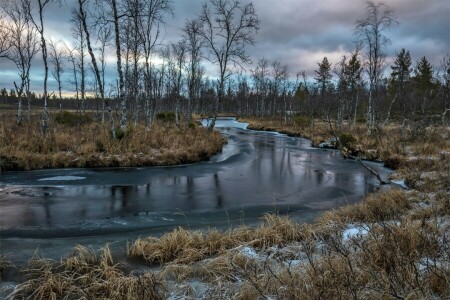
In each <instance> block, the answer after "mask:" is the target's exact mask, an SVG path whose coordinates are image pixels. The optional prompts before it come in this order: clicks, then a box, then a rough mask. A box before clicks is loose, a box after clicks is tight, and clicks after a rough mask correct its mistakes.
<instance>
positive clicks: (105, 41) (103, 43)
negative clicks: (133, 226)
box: [94, 26, 112, 123]
mask: <svg viewBox="0 0 450 300" xmlns="http://www.w3.org/2000/svg"><path fill="white" fill-rule="evenodd" d="M111 35H112V32H111V28H110V27H109V26H103V27H102V28H100V31H99V34H98V41H99V43H100V47H99V50H100V57H99V61H100V68H101V79H100V80H101V82H100V84H101V86H102V88H103V89H104V88H105V69H106V47H107V46H108V45H109V42H110V39H111ZM94 72H95V70H94ZM103 122H105V101H103V102H102V123H103Z"/></svg>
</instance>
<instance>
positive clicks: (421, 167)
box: [240, 118, 450, 192]
mask: <svg viewBox="0 0 450 300" xmlns="http://www.w3.org/2000/svg"><path fill="white" fill-rule="evenodd" d="M240 121H242V122H247V123H249V128H251V129H256V130H271V131H279V132H282V133H286V134H288V135H292V136H302V137H306V138H309V139H311V141H312V144H313V146H316V147H317V146H318V145H319V144H320V143H321V142H324V141H327V140H330V139H332V138H333V137H334V135H336V136H338V137H339V136H341V134H346V135H347V136H349V135H350V136H351V137H353V139H354V141H351V142H349V143H346V144H345V145H340V149H341V150H342V152H343V154H344V156H345V157H358V158H361V159H369V160H382V161H384V163H385V165H386V166H387V167H390V168H393V169H395V170H396V173H397V174H396V175H397V177H399V178H403V179H406V181H407V183H408V185H409V186H411V187H412V188H415V189H418V190H420V191H432V192H437V191H439V190H450V180H448V178H449V177H450V127H449V126H446V127H444V126H428V127H424V126H422V127H417V126H415V125H414V124H409V125H407V126H403V127H402V126H400V124H390V125H388V126H385V127H383V128H379V129H378V130H377V132H375V133H373V134H370V135H369V134H368V133H367V127H366V126H365V125H362V124H355V125H353V126H349V125H348V124H344V125H343V126H342V128H340V129H339V130H337V129H336V128H335V127H334V126H333V131H332V130H330V126H329V124H328V123H327V122H324V121H318V120H316V121H315V122H314V126H301V125H298V124H296V123H295V122H294V121H288V122H286V123H285V122H284V120H280V119H272V118H253V119H252V118H247V119H241V120H240ZM424 173H425V174H424Z"/></svg>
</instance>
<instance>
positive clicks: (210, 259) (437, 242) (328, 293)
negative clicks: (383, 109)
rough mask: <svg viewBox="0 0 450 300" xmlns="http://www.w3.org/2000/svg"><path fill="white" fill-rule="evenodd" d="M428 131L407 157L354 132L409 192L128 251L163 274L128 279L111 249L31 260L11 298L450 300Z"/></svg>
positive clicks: (442, 161) (444, 187)
mask: <svg viewBox="0 0 450 300" xmlns="http://www.w3.org/2000/svg"><path fill="white" fill-rule="evenodd" d="M389 130H392V131H393V132H394V131H395V130H397V129H396V128H391V129H389ZM427 130H428V134H427V135H426V136H423V137H421V138H420V139H417V138H416V139H410V140H401V141H400V140H397V142H403V144H401V145H400V146H399V145H397V146H394V145H390V146H388V144H383V143H381V142H380V141H373V140H371V139H372V138H371V137H369V138H363V137H361V138H360V137H359V135H358V134H356V133H352V134H354V135H355V136H356V138H355V141H353V142H355V143H360V144H363V143H364V145H371V147H372V146H373V147H374V149H375V148H376V147H379V148H376V149H378V150H376V151H380V152H379V153H384V154H383V155H388V154H389V155H392V156H391V158H392V159H394V158H395V159H397V160H398V162H399V163H398V164H397V165H396V168H397V173H396V176H397V177H398V178H405V179H406V182H407V183H408V185H409V186H410V188H411V189H410V190H401V189H395V188H393V189H390V190H388V191H384V192H379V193H376V194H371V195H368V196H367V197H366V198H365V199H364V200H363V201H361V202H360V203H357V204H354V205H348V206H344V207H342V208H339V209H337V210H333V211H329V212H326V213H324V214H323V215H322V216H321V217H319V218H318V219H317V220H316V221H314V222H313V223H312V224H299V223H296V222H294V221H292V220H291V219H290V218H289V217H287V216H278V215H265V216H264V217H263V219H262V220H261V224H260V225H259V226H255V227H245V226H244V227H237V228H230V229H229V230H227V231H220V230H216V229H210V230H206V231H191V230H187V229H184V228H178V229H176V230H173V231H172V232H169V233H166V234H164V235H163V236H161V237H159V238H157V237H145V238H141V239H138V240H136V241H133V242H131V243H130V244H128V245H127V255H128V256H130V257H137V258H142V259H143V260H145V262H146V263H147V264H148V265H149V266H152V267H153V268H158V270H159V271H158V273H152V272H144V273H142V274H139V275H133V274H126V272H124V271H123V267H122V265H121V264H118V265H114V264H113V263H112V259H110V255H108V254H107V253H108V250H107V248H105V249H104V250H102V252H101V254H100V255H99V254H96V252H95V251H93V250H91V249H87V248H84V247H78V248H76V250H75V255H74V256H72V257H69V258H67V259H64V260H62V261H61V262H59V263H58V262H47V261H44V262H45V263H42V260H38V261H41V265H39V266H41V267H36V266H35V263H34V261H35V260H31V261H30V265H29V266H28V267H27V268H26V269H25V270H24V274H27V280H25V281H24V282H23V283H21V284H19V285H18V286H17V287H16V289H15V291H14V292H13V294H12V296H13V297H12V298H20V297H23V296H27V297H29V296H30V295H31V296H32V298H36V297H37V296H39V297H41V299H44V298H52V297H53V298H64V297H67V298H68V299H71V298H77V297H78V298H83V297H85V298H88V299H91V298H92V299H97V298H114V299H132V298H133V299H147V298H145V297H147V296H148V295H151V296H149V297H150V298H148V299H153V298H152V297H154V298H157V297H163V296H164V297H172V298H177V297H179V298H184V299H196V298H202V299H448V298H450V263H449V262H450V240H449V237H450V236H449V232H450V221H449V218H448V216H449V214H450V197H449V185H448V184H449V181H448V178H450V176H449V168H450V163H449V158H450V156H449V155H448V149H449V139H448V138H446V136H445V134H448V129H445V128H444V129H442V128H441V129H439V130H438V129H427ZM394 137H395V135H392V136H391V137H389V139H390V138H394ZM441 137H442V138H441ZM380 139H381V140H382V139H383V137H382V138H380ZM386 139H387V138H386ZM370 143H373V144H370ZM386 143H387V142H386ZM433 143H434V145H435V148H433V147H432V145H433ZM381 145H386V146H388V147H390V148H386V149H384V150H383V151H385V152H382V149H383V148H382V146H381ZM366 149H369V148H366ZM392 149H394V150H392ZM395 149H398V150H395ZM362 151H363V150H362ZM394 155H397V157H395V156H394ZM425 155H426V156H425ZM424 174H425V175H424ZM42 266H45V267H42ZM142 290H145V291H146V293H145V294H141V292H142ZM147 291H150V292H147ZM63 295H64V296H63ZM67 295H68V296H67ZM127 297H128V298H127Z"/></svg>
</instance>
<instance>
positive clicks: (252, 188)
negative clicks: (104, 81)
mask: <svg viewBox="0 0 450 300" xmlns="http://www.w3.org/2000/svg"><path fill="white" fill-rule="evenodd" d="M221 130H222V132H223V133H224V134H226V135H228V136H230V139H229V144H228V145H227V146H226V148H225V149H224V151H223V153H222V154H221V155H219V156H218V157H216V158H214V159H213V160H212V162H210V163H201V164H195V165H190V166H184V167H171V168H138V169H125V170H124V169H119V170H110V171H107V170H87V169H81V170H76V171H74V170H48V171H36V172H28V173H22V174H23V175H20V176H22V177H20V176H19V175H17V174H11V175H8V174H7V173H6V175H2V178H0V181H3V182H8V180H10V181H11V182H19V183H20V184H24V185H29V186H30V189H33V191H35V192H36V193H37V196H26V195H20V194H12V193H10V194H0V196H1V198H0V205H1V207H2V209H1V210H0V226H2V227H12V226H40V225H46V226H54V225H61V224H69V223H75V222H79V221H80V220H89V219H91V220H92V219H94V220H98V219H102V218H110V217H120V216H128V215H137V214H139V213H160V212H174V211H180V210H181V211H183V212H184V213H186V214H189V213H195V212H206V213H211V212H215V211H222V210H229V209H237V208H244V209H248V210H251V211H259V210H258V207H270V206H273V205H284V206H286V207H289V209H294V208H295V207H301V208H302V209H303V210H315V209H327V208H333V207H336V206H338V205H342V204H343V203H346V202H350V203H351V202H355V201H357V200H359V199H360V198H361V197H362V196H363V195H365V194H367V193H370V192H373V191H374V190H375V189H376V188H377V186H378V183H377V181H376V179H375V178H374V177H373V176H372V175H371V174H369V173H368V172H367V170H365V169H364V168H363V167H362V166H361V165H360V164H357V163H354V162H349V161H346V160H343V159H341V158H340V155H339V153H338V152H336V151H329V150H318V149H311V148H310V146H309V141H307V140H304V139H298V138H290V137H285V136H280V135H275V134H268V133H260V132H251V131H245V130H243V129H236V128H222V129H221ZM226 155H228V156H226ZM374 168H378V170H379V171H380V172H381V173H383V172H384V173H386V172H387V170H384V169H383V168H381V167H380V166H375V167H374ZM57 175H76V176H83V177H86V180H85V181H83V182H77V183H71V182H62V183H58V185H59V187H58V188H55V187H41V186H35V187H33V185H34V184H37V182H39V181H38V180H39V178H42V177H44V176H45V177H50V176H57ZM39 184H42V182H40V183H39ZM261 213H262V212H261Z"/></svg>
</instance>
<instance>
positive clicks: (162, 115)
mask: <svg viewBox="0 0 450 300" xmlns="http://www.w3.org/2000/svg"><path fill="white" fill-rule="evenodd" d="M156 120H158V121H161V122H164V123H166V122H167V123H168V122H175V113H174V112H171V111H169V112H159V113H157V114H156Z"/></svg>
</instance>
